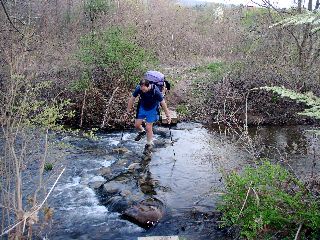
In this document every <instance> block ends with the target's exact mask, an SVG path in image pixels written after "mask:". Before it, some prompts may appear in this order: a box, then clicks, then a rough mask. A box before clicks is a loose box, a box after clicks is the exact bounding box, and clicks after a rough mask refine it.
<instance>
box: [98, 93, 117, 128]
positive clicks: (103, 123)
mask: <svg viewBox="0 0 320 240" xmlns="http://www.w3.org/2000/svg"><path fill="white" fill-rule="evenodd" d="M118 89H119V87H117V88H116V89H115V90H114V91H113V93H112V95H111V97H110V99H109V102H108V104H107V106H106V111H105V113H104V116H103V121H102V124H101V127H102V128H104V126H105V124H106V120H107V115H108V112H109V106H110V104H111V101H112V99H113V97H114V94H115V93H116V92H117V91H118Z"/></svg>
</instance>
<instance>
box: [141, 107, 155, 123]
mask: <svg viewBox="0 0 320 240" xmlns="http://www.w3.org/2000/svg"><path fill="white" fill-rule="evenodd" d="M158 108H159V107H158V106H155V107H154V108H152V109H151V110H145V109H144V108H143V107H141V106H140V107H139V110H138V113H137V117H136V118H137V119H146V122H147V123H154V122H156V121H158V120H159V111H158Z"/></svg>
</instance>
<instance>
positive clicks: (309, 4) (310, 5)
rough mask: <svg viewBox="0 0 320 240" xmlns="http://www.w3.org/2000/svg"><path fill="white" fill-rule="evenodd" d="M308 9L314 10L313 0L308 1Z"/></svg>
mask: <svg viewBox="0 0 320 240" xmlns="http://www.w3.org/2000/svg"><path fill="white" fill-rule="evenodd" d="M308 10H309V11H312V0H309V2H308Z"/></svg>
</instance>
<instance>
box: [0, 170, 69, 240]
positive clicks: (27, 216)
mask: <svg viewBox="0 0 320 240" xmlns="http://www.w3.org/2000/svg"><path fill="white" fill-rule="evenodd" d="M65 170H66V168H64V169H62V171H61V173H60V174H59V176H58V178H57V179H56V181H55V182H54V184H53V186H52V187H51V189H50V191H49V193H48V194H47V196H46V197H45V198H44V200H43V201H42V203H41V204H40V205H39V206H38V207H37V208H36V209H35V210H34V211H33V212H31V213H28V212H26V213H25V216H24V217H23V219H22V220H21V221H19V222H17V223H16V224H15V225H13V226H12V227H10V229H8V230H6V231H5V232H2V234H1V235H0V237H2V236H3V235H5V234H7V233H9V232H10V231H11V230H13V229H14V228H15V227H17V226H18V225H19V224H21V223H22V222H23V223H24V224H25V222H26V220H27V219H28V218H29V217H31V216H32V215H33V214H35V213H36V212H38V211H39V210H40V209H41V208H42V206H43V204H44V203H45V202H46V201H47V199H48V197H49V195H50V193H51V192H52V190H53V189H54V187H55V186H56V184H57V182H58V180H59V179H60V177H61V175H62V173H63V172H64V171H65ZM7 228H8V227H7Z"/></svg>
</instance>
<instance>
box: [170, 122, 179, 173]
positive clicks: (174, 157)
mask: <svg viewBox="0 0 320 240" xmlns="http://www.w3.org/2000/svg"><path fill="white" fill-rule="evenodd" d="M169 132H170V140H171V146H172V152H173V165H172V168H171V175H170V176H171V177H172V174H173V169H174V166H175V165H176V162H177V159H176V152H175V151H174V147H173V140H172V132H171V125H169Z"/></svg>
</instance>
